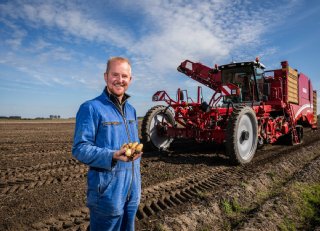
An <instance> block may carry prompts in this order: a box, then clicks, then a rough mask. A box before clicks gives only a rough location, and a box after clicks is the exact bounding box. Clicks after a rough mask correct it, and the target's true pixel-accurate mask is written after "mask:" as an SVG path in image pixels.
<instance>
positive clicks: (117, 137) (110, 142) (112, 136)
mask: <svg viewBox="0 0 320 231" xmlns="http://www.w3.org/2000/svg"><path fill="white" fill-rule="evenodd" d="M101 125H102V126H100V129H101V134H102V137H101V138H102V139H103V141H102V142H105V143H106V146H108V147H110V148H111V147H112V148H118V146H119V144H118V142H119V141H121V140H122V139H121V133H123V131H122V130H123V129H122V127H123V122H120V121H102V122H101ZM122 136H123V135H122Z"/></svg>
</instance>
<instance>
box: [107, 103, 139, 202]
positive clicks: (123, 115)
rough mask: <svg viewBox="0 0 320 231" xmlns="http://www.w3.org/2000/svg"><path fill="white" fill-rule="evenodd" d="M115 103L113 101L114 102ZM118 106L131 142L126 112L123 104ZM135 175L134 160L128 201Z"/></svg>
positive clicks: (128, 196)
mask: <svg viewBox="0 0 320 231" xmlns="http://www.w3.org/2000/svg"><path fill="white" fill-rule="evenodd" d="M112 103H113V102H112ZM115 106H116V108H117V109H118V110H119V112H120V114H121V116H122V119H123V121H124V124H125V126H126V132H127V136H128V141H129V143H130V142H131V137H130V132H129V129H128V124H127V119H126V117H125V113H124V110H123V109H122V105H119V106H120V108H118V107H117V105H115ZM133 177H134V161H132V176H131V180H130V185H129V191H128V194H127V201H129V198H130V195H131V188H132V183H133Z"/></svg>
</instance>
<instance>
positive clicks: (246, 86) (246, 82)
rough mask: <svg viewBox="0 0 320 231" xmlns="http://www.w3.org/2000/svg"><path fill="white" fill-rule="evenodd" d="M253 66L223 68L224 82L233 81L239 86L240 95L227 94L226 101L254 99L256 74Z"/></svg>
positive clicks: (237, 101)
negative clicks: (254, 74) (253, 71)
mask: <svg viewBox="0 0 320 231" xmlns="http://www.w3.org/2000/svg"><path fill="white" fill-rule="evenodd" d="M251 68H252V67H251V66H244V67H235V68H232V69H227V70H223V71H222V73H221V79H222V83H223V84H228V83H232V84H235V85H237V86H238V87H239V89H240V95H239V96H234V95H232V96H225V97H224V102H227V101H230V100H231V101H232V102H234V103H239V102H243V101H252V100H253V85H254V76H253V74H252V69H251Z"/></svg>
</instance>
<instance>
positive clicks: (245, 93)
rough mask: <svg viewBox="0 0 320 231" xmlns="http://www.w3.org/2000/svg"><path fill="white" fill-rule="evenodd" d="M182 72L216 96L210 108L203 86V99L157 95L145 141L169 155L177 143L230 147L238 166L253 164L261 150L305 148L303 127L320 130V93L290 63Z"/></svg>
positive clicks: (194, 66)
mask: <svg viewBox="0 0 320 231" xmlns="http://www.w3.org/2000/svg"><path fill="white" fill-rule="evenodd" d="M178 71H179V72H181V73H183V74H185V75H186V76H188V77H190V78H192V79H193V80H195V81H198V82H200V83H201V84H204V85H205V86H207V87H209V88H211V89H212V90H213V94H212V97H211V98H210V101H209V102H206V101H205V100H204V98H203V95H202V88H201V87H200V86H198V92H197V99H196V100H193V99H191V98H190V97H189V96H188V92H187V91H186V90H181V89H178V91H177V97H176V100H173V99H172V98H170V97H169V95H168V94H167V93H166V92H165V91H157V92H156V93H155V94H154V95H153V97H152V100H153V101H164V102H166V103H167V104H168V106H163V105H158V106H154V107H152V108H151V109H150V110H149V111H148V112H147V113H146V115H145V117H144V119H143V122H142V131H141V135H142V141H143V142H144V143H145V144H146V145H148V146H149V147H152V148H154V149H157V150H166V149H168V148H169V146H170V144H171V143H172V141H173V140H174V139H176V138H186V139H190V138H191V139H195V140H196V141H198V142H215V143H218V144H225V146H226V154H227V155H228V156H229V157H230V160H231V161H232V162H233V163H236V164H246V163H249V162H250V161H251V160H252V158H253V156H254V154H255V152H256V149H257V147H259V146H262V145H263V144H268V143H270V144H272V143H275V142H276V141H279V140H281V141H283V140H286V141H288V142H290V143H291V144H299V143H301V142H302V139H303V126H309V127H311V128H313V129H316V128H317V111H316V109H317V102H316V100H317V93H316V91H314V90H313V88H312V84H311V81H310V80H309V79H308V77H307V76H306V75H304V74H303V73H298V71H297V70H295V69H293V68H291V67H290V66H289V65H288V62H287V61H283V62H281V68H280V69H277V70H269V71H266V70H265V67H264V65H263V64H261V63H260V62H259V60H258V59H256V60H255V61H252V62H240V63H230V64H226V65H221V66H217V65H216V66H215V67H214V68H210V67H207V66H205V65H203V64H201V63H194V62H191V61H189V60H185V61H184V62H182V63H181V64H180V66H179V67H178Z"/></svg>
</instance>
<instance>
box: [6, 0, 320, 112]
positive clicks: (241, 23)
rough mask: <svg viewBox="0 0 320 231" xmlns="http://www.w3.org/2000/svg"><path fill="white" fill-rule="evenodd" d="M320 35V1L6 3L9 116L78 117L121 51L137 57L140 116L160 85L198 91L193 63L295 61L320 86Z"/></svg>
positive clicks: (134, 97) (172, 91) (134, 90)
mask: <svg viewBox="0 0 320 231" xmlns="http://www.w3.org/2000/svg"><path fill="white" fill-rule="evenodd" d="M319 41H320V1H318V0H270V1H269V0H266V1H257V0H203V1H199V0H175V1H174V0H164V1H156V0H155V1H147V0H135V1H130V0H117V1H110V0H104V1H102V0H92V1H86V0H73V1H72V0H70V1H64V0H63V1H60V0H52V1H48V0H43V1H39V0H37V1H34V0H8V1H4V0H0V116H22V117H23V118H35V117H49V115H60V116H61V117H62V118H70V117H75V115H76V113H77V111H78V109H79V106H80V105H81V104H82V103H83V102H85V101H86V100H89V99H92V98H94V97H96V96H98V95H100V94H101V93H102V91H103V88H104V86H105V82H104V79H103V73H104V72H105V68H106V62H107V60H108V59H109V58H110V57H113V56H124V57H127V58H129V59H130V61H131V63H132V71H133V73H132V75H133V81H132V84H131V85H130V87H129V89H128V94H129V95H131V98H130V103H131V104H132V105H133V106H135V108H136V110H137V114H138V116H144V115H145V113H146V112H147V110H149V109H150V108H151V107H152V106H155V105H156V104H157V103H156V102H152V95H153V94H154V93H155V92H156V91H158V90H166V91H167V92H168V94H169V95H170V96H171V97H172V98H174V99H175V96H176V90H177V88H181V89H187V90H188V92H189V94H190V95H191V96H193V95H195V93H196V90H197V86H198V85H199V84H197V83H196V82H194V81H192V80H191V79H189V78H187V77H186V76H184V75H183V74H181V73H179V72H177V66H179V64H180V63H181V62H182V61H184V60H186V59H189V60H192V61H194V62H201V63H203V64H205V65H207V66H214V64H218V65H222V64H226V63H230V62H231V61H235V62H240V61H251V60H254V59H255V57H257V56H258V57H260V61H261V62H262V63H263V64H264V65H265V66H266V67H267V69H276V68H277V69H278V68H280V62H281V61H284V60H287V61H288V62H289V65H290V66H292V67H293V68H295V69H298V71H299V72H303V73H304V74H306V75H307V76H308V77H309V78H310V79H311V81H312V83H313V87H314V89H316V90H319V89H320V78H319V75H320V71H319V69H320V59H319V57H318V55H319V54H320V45H319V44H320V43H319ZM204 92H205V95H206V96H207V97H208V98H210V96H211V94H212V92H211V91H208V89H205V91H204ZM319 96H320V92H319V93H318V102H320V99H319ZM319 112H320V110H319V103H318V114H319Z"/></svg>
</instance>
